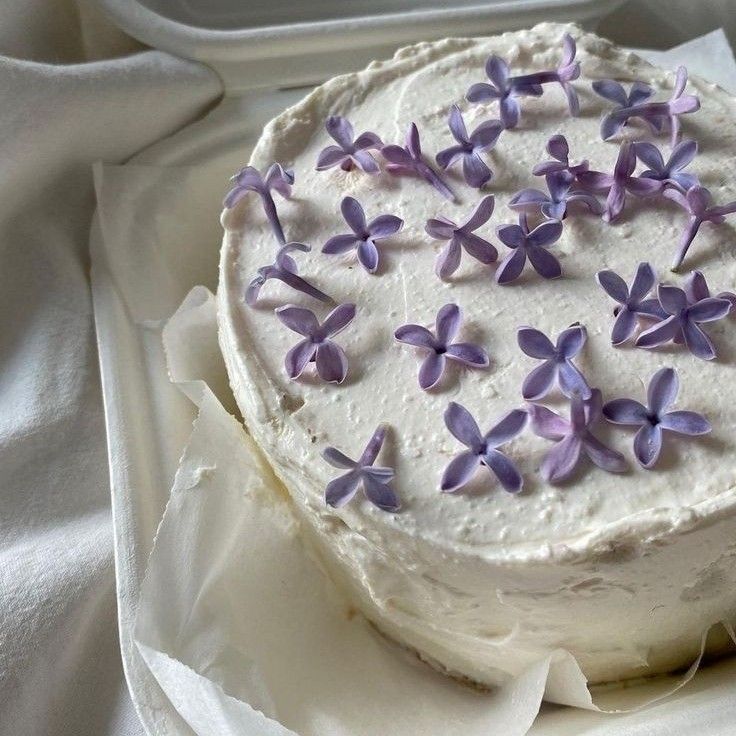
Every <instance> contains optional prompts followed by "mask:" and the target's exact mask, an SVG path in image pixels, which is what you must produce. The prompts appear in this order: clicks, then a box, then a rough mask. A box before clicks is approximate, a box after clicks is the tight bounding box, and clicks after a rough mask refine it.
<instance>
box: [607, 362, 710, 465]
mask: <svg viewBox="0 0 736 736" xmlns="http://www.w3.org/2000/svg"><path fill="white" fill-rule="evenodd" d="M678 390H679V381H678V378H677V373H676V372H675V370H674V369H673V368H660V370H658V371H657V372H656V373H655V374H654V375H653V376H652V380H651V381H650V382H649V388H648V390H647V401H648V404H649V406H644V405H643V404H641V403H639V402H638V401H635V400H634V399H615V400H614V401H609V402H608V403H607V404H606V405H605V406H604V407H603V415H604V416H605V417H606V419H607V420H608V421H609V422H612V423H613V424H625V425H629V426H633V427H640V429H639V431H638V432H637V433H636V436H635V437H634V454H635V455H636V459H637V460H638V461H639V464H640V465H641V466H642V467H643V468H647V469H648V468H652V467H654V465H655V464H656V462H657V460H658V458H659V455H660V452H661V451H662V439H663V433H664V432H674V433H676V434H682V435H686V436H690V437H692V436H697V435H703V434H708V432H710V431H711V426H710V422H709V421H708V420H707V419H706V418H705V417H704V416H703V415H702V414H698V413H697V412H694V411H668V409H669V408H670V406H672V404H674V403H675V399H676V398H677V392H678Z"/></svg>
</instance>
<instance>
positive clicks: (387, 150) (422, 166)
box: [381, 123, 455, 202]
mask: <svg viewBox="0 0 736 736" xmlns="http://www.w3.org/2000/svg"><path fill="white" fill-rule="evenodd" d="M381 154H382V155H383V157H384V158H385V159H386V160H387V161H388V162H389V163H388V165H387V166H386V170H387V171H388V172H389V173H390V174H395V175H397V176H405V175H413V176H419V177H421V178H422V179H424V180H425V181H426V182H427V183H428V184H431V185H432V186H433V187H434V188H435V189H436V190H437V191H438V192H439V193H440V194H441V195H442V196H443V197H445V198H446V199H449V200H450V201H452V202H454V201H455V193H454V192H453V191H452V189H450V187H449V186H448V185H447V184H446V183H445V181H444V179H442V177H441V176H440V175H439V174H438V173H437V172H436V171H435V170H434V169H433V168H432V167H431V166H430V165H429V164H428V163H427V162H426V161H425V160H424V156H423V155H422V146H421V142H420V140H419V129H418V128H417V126H416V123H412V124H411V125H410V126H409V132H408V133H407V135H406V146H405V147H402V146H397V145H393V144H391V145H387V146H384V147H383V148H382V149H381Z"/></svg>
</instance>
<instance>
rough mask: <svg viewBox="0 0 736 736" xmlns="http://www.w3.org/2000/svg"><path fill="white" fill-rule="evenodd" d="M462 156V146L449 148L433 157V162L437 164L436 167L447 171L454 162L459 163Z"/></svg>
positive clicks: (463, 152)
mask: <svg viewBox="0 0 736 736" xmlns="http://www.w3.org/2000/svg"><path fill="white" fill-rule="evenodd" d="M464 155H465V147H464V146H450V147H449V148H445V149H443V150H442V151H440V152H439V153H438V154H437V155H436V156H435V157H434V160H435V161H436V162H437V165H438V166H440V167H441V168H443V169H448V168H449V167H450V166H452V165H453V164H454V163H455V162H456V161H459V160H460V159H461V158H462V157H463V156H464Z"/></svg>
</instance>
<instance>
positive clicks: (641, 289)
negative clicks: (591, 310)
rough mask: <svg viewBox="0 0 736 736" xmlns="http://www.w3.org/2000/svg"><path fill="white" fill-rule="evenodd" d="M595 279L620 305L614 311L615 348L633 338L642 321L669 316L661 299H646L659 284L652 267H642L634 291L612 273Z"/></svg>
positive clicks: (633, 287) (635, 281) (638, 269)
mask: <svg viewBox="0 0 736 736" xmlns="http://www.w3.org/2000/svg"><path fill="white" fill-rule="evenodd" d="M595 278H596V281H598V284H599V285H600V287H601V288H602V289H603V291H605V292H606V294H608V296H610V297H611V299H613V300H614V301H616V302H618V303H619V305H620V306H618V307H616V309H615V310H614V314H615V315H616V321H615V322H614V323H613V330H612V331H611V343H612V344H613V345H621V344H622V343H624V342H626V341H627V340H628V339H629V338H630V337H631V336H632V335H633V334H634V332H635V331H636V327H637V324H638V321H639V318H640V317H644V318H645V319H655V320H658V319H659V320H661V319H664V318H665V317H666V316H667V313H666V312H665V311H664V310H663V309H662V307H661V306H660V304H659V300H658V299H654V298H651V299H647V296H648V295H649V293H650V292H651V290H652V288H653V287H654V283H655V281H656V280H657V276H656V274H655V273H654V269H653V268H652V267H651V265H650V264H649V263H640V264H639V267H638V268H637V270H636V276H634V280H633V282H632V284H631V288H629V287H628V286H627V285H626V282H625V281H624V280H623V279H622V278H621V277H620V276H619V275H618V274H617V273H614V272H613V271H608V270H606V271H598V273H597V274H596V275H595Z"/></svg>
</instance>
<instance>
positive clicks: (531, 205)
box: [509, 189, 550, 211]
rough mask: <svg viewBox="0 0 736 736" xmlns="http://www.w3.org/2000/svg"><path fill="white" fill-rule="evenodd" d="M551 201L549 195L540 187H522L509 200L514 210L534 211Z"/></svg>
mask: <svg viewBox="0 0 736 736" xmlns="http://www.w3.org/2000/svg"><path fill="white" fill-rule="evenodd" d="M549 201H550V199H549V196H548V195H547V194H545V193H544V192H542V191H540V190H539V189H522V190H521V191H520V192H517V193H516V194H514V196H513V197H511V199H510V200H509V207H511V209H512V210H517V211H519V210H529V211H534V210H535V209H538V208H539V207H540V206H541V205H543V204H545V203H548V202H549Z"/></svg>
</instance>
